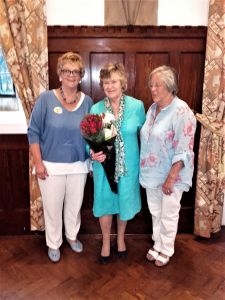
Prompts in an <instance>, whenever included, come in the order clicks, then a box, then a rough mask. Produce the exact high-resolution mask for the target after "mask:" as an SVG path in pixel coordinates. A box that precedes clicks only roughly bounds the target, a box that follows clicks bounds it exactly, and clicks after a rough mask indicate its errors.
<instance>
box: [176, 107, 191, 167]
mask: <svg viewBox="0 0 225 300" xmlns="http://www.w3.org/2000/svg"><path fill="white" fill-rule="evenodd" d="M195 130H196V119H195V116H194V114H193V113H192V111H191V110H190V109H189V108H188V107H186V108H185V109H183V108H182V109H179V110H178V111H177V114H176V119H175V120H174V138H173V144H172V147H173V148H174V155H173V158H172V164H174V163H175V162H178V161H183V163H184V166H185V167H187V168H188V167H192V165H193V159H194V152H193V146H194V134H195Z"/></svg>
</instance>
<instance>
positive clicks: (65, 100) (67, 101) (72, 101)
mask: <svg viewBox="0 0 225 300" xmlns="http://www.w3.org/2000/svg"><path fill="white" fill-rule="evenodd" d="M60 93H61V96H62V99H63V101H64V102H66V103H67V104H73V103H76V102H77V101H78V99H79V92H78V93H76V95H75V97H74V99H73V100H67V99H66V97H65V95H64V92H63V88H62V87H60Z"/></svg>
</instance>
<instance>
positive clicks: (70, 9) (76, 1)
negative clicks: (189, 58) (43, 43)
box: [0, 0, 209, 133]
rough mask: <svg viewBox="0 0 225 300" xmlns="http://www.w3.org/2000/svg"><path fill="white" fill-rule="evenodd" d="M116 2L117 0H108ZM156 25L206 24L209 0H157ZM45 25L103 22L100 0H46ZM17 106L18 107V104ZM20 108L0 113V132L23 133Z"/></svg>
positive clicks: (98, 23) (94, 23)
mask: <svg viewBox="0 0 225 300" xmlns="http://www.w3.org/2000/svg"><path fill="white" fill-rule="evenodd" d="M111 1H114V2H115V5H116V2H117V1H118V0H111ZM158 3H159V5H158V25H168V26H171V25H180V26H184V25H193V26H198V25H203V26H207V20H208V6H209V0H158ZM46 12H47V24H48V25H75V26H79V25H89V26H91V25H99V26H101V25H104V0H46ZM20 108H21V107H20ZM26 130H27V125H26V120H25V116H24V113H23V111H22V109H20V111H19V112H0V133H26Z"/></svg>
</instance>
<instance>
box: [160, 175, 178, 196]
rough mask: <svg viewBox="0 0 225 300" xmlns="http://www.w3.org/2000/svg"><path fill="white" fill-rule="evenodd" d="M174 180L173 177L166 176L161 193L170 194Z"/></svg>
mask: <svg viewBox="0 0 225 300" xmlns="http://www.w3.org/2000/svg"><path fill="white" fill-rule="evenodd" d="M175 181H176V180H175V179H174V178H172V177H170V176H167V178H166V181H165V182H164V184H163V185H162V191H163V194H165V195H171V194H172V193H173V186H174V183H175Z"/></svg>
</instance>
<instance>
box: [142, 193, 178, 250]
mask: <svg viewBox="0 0 225 300" xmlns="http://www.w3.org/2000/svg"><path fill="white" fill-rule="evenodd" d="M146 193H147V201H148V208H149V210H150V213H151V215H152V227H153V228H152V229H153V234H152V240H153V241H154V246H153V247H154V249H155V250H156V251H158V252H162V253H164V254H166V255H168V256H172V255H173V254H174V243H175V238H176V234H177V227H178V220H179V211H180V200H181V197H182V194H183V191H181V190H179V189H177V188H174V191H173V193H172V194H171V195H170V196H169V195H165V194H163V192H162V189H161V188H160V189H146Z"/></svg>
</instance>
